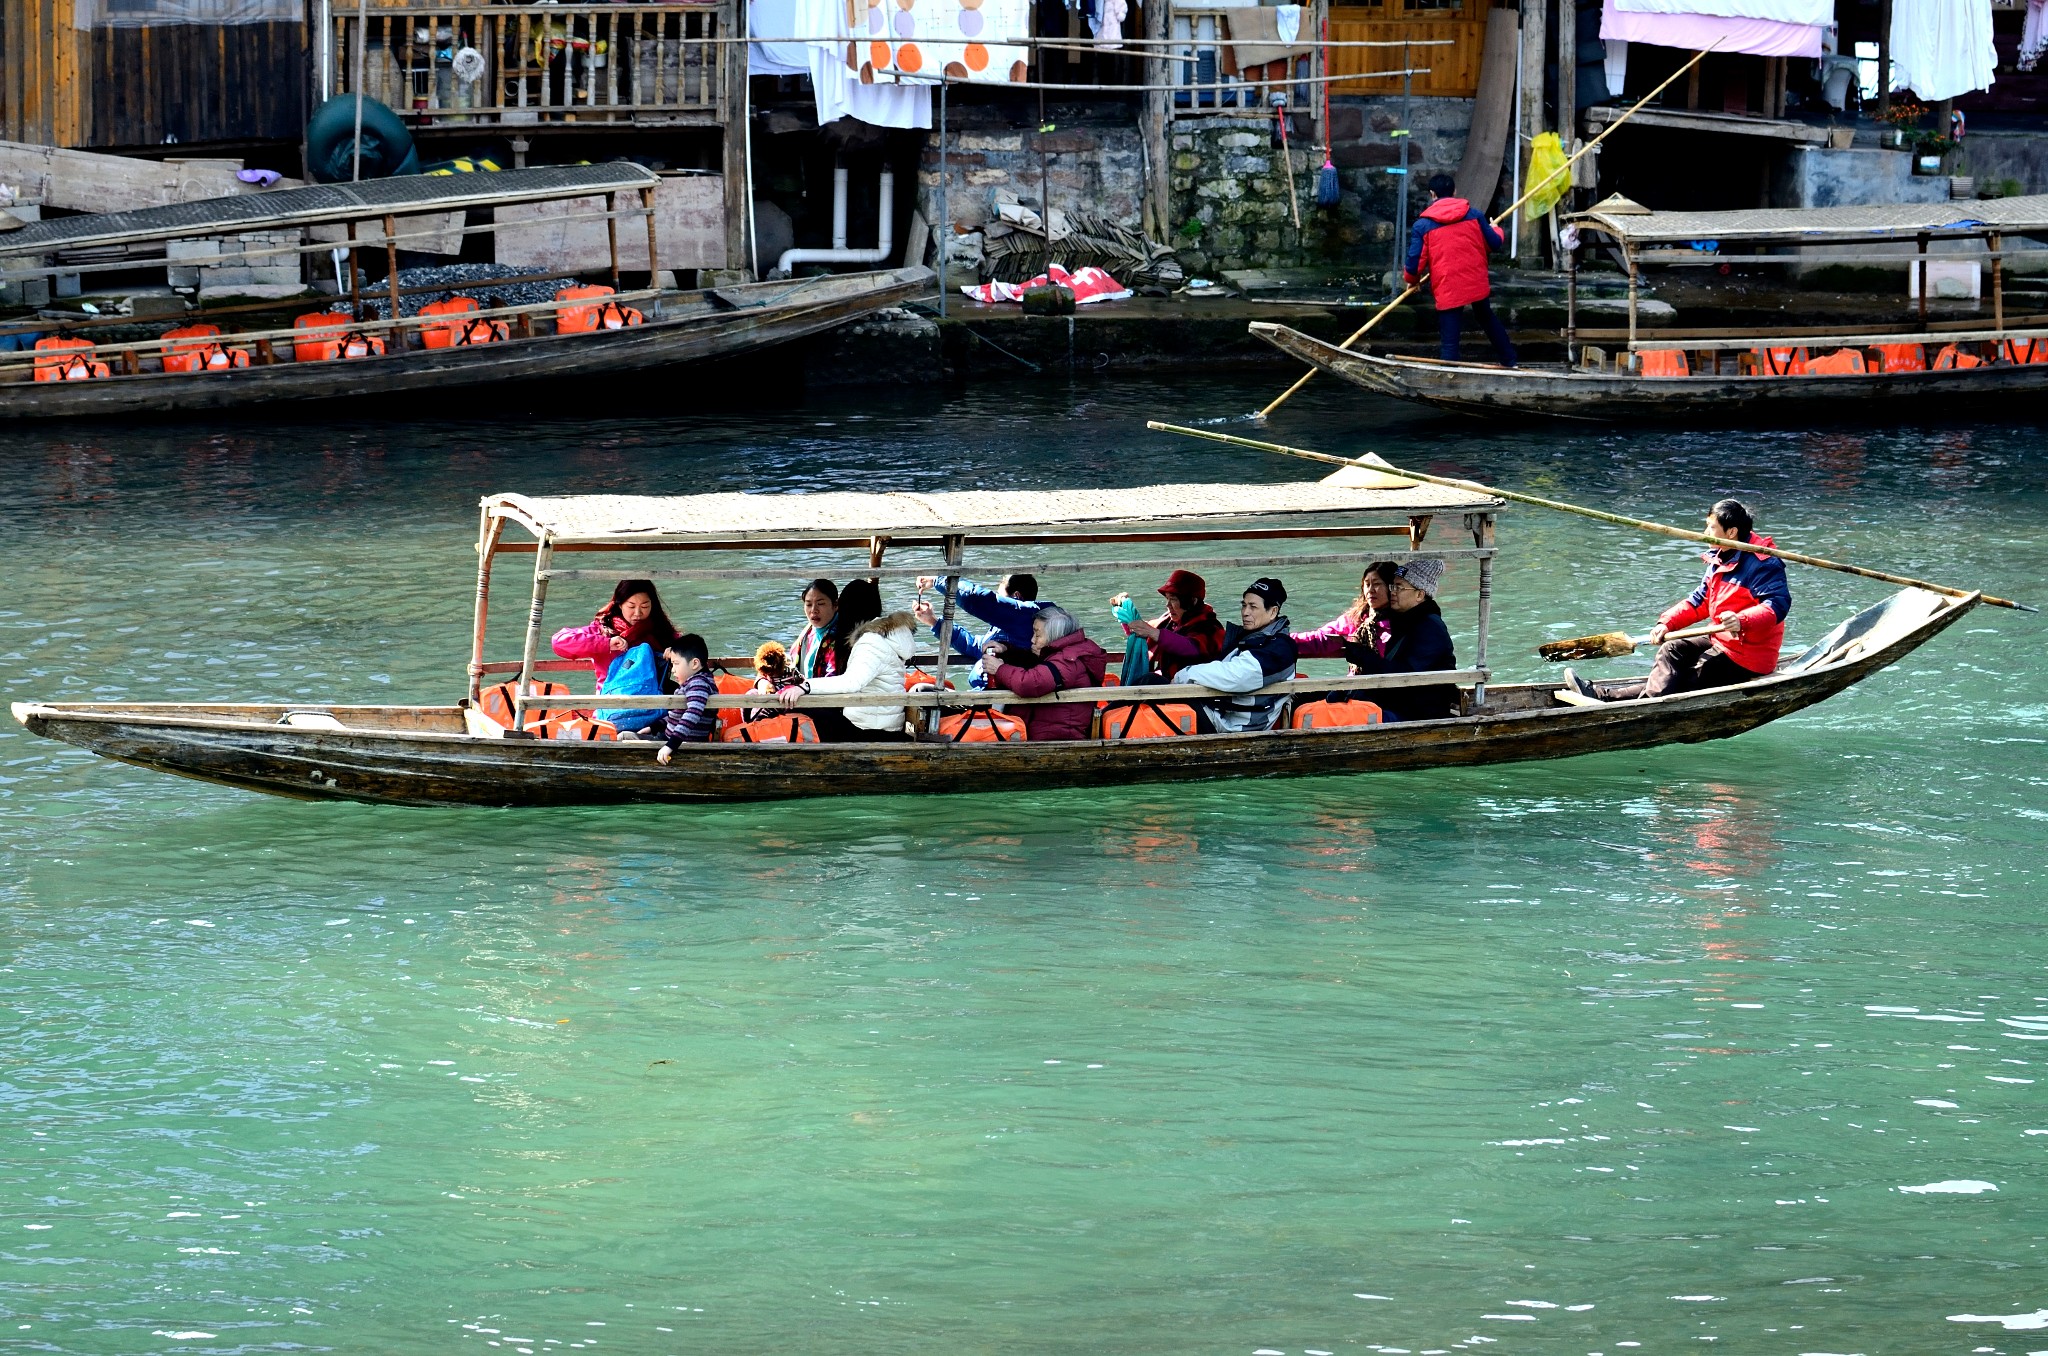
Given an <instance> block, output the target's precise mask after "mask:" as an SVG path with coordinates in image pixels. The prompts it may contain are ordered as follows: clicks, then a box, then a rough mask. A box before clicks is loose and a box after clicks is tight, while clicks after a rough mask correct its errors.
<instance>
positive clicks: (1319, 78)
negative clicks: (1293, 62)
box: [890, 66, 1430, 94]
mask: <svg viewBox="0 0 2048 1356" xmlns="http://www.w3.org/2000/svg"><path fill="white" fill-rule="evenodd" d="M1429 72H1430V68H1429V67H1427V66H1410V67H1408V68H1406V69H1405V70H1398V71H1362V72H1360V73H1358V74H1356V75H1313V76H1311V75H1304V76H1285V75H1283V76H1279V77H1277V78H1275V79H1272V80H1233V81H1230V82H1229V83H1227V84H1215V85H1045V84H1039V83H1037V82H1035V81H1034V82H1030V83H1027V82H1025V81H1022V80H1003V81H972V80H962V79H959V78H958V77H956V76H950V75H905V74H903V73H902V72H900V71H899V72H895V73H893V74H892V75H891V76H890V79H892V80H894V81H896V82H897V83H898V84H903V85H930V86H934V87H936V86H939V85H961V86H966V85H974V84H979V85H984V86H986V87H987V88H989V89H1051V90H1077V91H1088V92H1092V93H1103V92H1108V93H1114V94H1141V93H1144V92H1145V91H1147V90H1163V91H1170V92H1174V93H1187V94H1200V93H1203V92H1205V91H1207V92H1214V93H1219V94H1221V93H1236V92H1238V91H1240V90H1243V89H1245V88H1247V87H1248V86H1252V85H1337V84H1342V83H1343V82H1344V81H1347V80H1387V79H1391V78H1393V77H1394V76H1398V75H1428V74H1429Z"/></svg>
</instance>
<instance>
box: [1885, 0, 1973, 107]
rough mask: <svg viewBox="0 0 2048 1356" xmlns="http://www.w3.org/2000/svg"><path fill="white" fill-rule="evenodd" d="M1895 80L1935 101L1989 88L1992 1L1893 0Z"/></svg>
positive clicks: (1893, 66)
mask: <svg viewBox="0 0 2048 1356" xmlns="http://www.w3.org/2000/svg"><path fill="white" fill-rule="evenodd" d="M1891 54H1892V82H1893V84H1894V85H1895V86H1896V87H1898V88H1901V89H1910V90H1912V91H1913V93H1914V94H1916V95H1918V96H1919V97H1920V98H1922V99H1925V100H1927V101H1929V102H1930V103H1932V102H1937V101H1939V100H1942V99H1953V98H1955V97H1956V96H1958V95H1962V94H1968V93H1970V92H1971V91H1973V90H1980V89H1989V88H1991V80H1992V77H1993V76H1994V75H1996V74H1997V72H1998V49H1997V47H1996V46H1994V45H1993V43H1992V39H1991V0H1892V42H1891Z"/></svg>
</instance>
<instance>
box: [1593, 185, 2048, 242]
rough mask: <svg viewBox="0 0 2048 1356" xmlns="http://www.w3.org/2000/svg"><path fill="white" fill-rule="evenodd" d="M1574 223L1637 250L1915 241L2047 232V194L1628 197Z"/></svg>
mask: <svg viewBox="0 0 2048 1356" xmlns="http://www.w3.org/2000/svg"><path fill="white" fill-rule="evenodd" d="M1571 220H1572V221H1573V222H1574V223H1576V224H1577V225H1580V226H1585V227H1592V228H1594V229H1596V230H1600V231H1604V232H1606V233H1607V234H1609V235H1611V236H1614V237H1615V238H1616V239H1618V240H1623V241H1626V242H1628V243H1629V244H1631V245H1658V244H1678V243H1683V242H1689V241H1694V240H1719V241H1721V242H1723V243H1726V242H1727V241H1730V240H1751V241H1762V240H1774V241H1786V242H1793V243H1803V244H1825V243H1828V242H1829V241H1830V240H1841V241H1843V242H1847V241H1851V240H1869V239H1873V238H1877V239H1883V238H1888V237H1893V236H1897V237H1902V238H1905V239H1909V240H1910V239H1911V238H1912V237H1914V236H1916V235H1919V234H1920V233H1921V232H1923V231H1924V232H1927V233H1930V234H1934V235H1941V234H1951V235H1953V234H1966V235H1988V234H1990V233H1991V232H1994V231H1996V232H2000V233H2003V234H2007V235H2026V234H2031V233H2042V234H2048V194H2034V195H2032V196H2029V197H2023V198H1987V199H1985V200H1983V201H1981V202H1913V203H1878V204H1874V205H1871V206H1867V207H1768V208H1755V209H1751V210H1745V211H1739V212H1646V211H1644V210H1643V209H1642V208H1641V207H1640V206H1638V205H1637V204H1635V203H1632V202H1629V201H1628V200H1627V199H1609V200H1608V201H1607V202H1602V203H1596V204H1595V205H1594V206H1593V208H1592V209H1591V210H1590V211H1586V212H1580V213H1578V214H1576V215H1575V216H1573V217H1572V218H1571Z"/></svg>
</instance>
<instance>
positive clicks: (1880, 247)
mask: <svg viewBox="0 0 2048 1356" xmlns="http://www.w3.org/2000/svg"><path fill="white" fill-rule="evenodd" d="M1571 227H1572V230H1573V232H1575V239H1577V240H1578V241H1580V242H1582V243H1579V244H1575V245H1574V246H1573V247H1572V248H1571V249H1570V250H1569V251H1567V254H1566V260H1565V263H1566V267H1567V269H1568V279H1569V290H1568V292H1567V299H1566V318H1565V328H1564V332H1563V334H1562V336H1561V337H1562V339H1563V342H1564V346H1565V361H1564V362H1562V363H1551V364H1542V363H1537V364H1528V365H1524V366H1522V367H1519V368H1512V369H1510V368H1504V367H1500V366H1498V365H1496V364H1493V363H1491V362H1484V363H1482V362H1464V361H1459V362H1447V361H1444V360H1442V359H1439V358H1431V357H1418V356H1404V355H1399V354H1392V353H1373V352H1368V351H1354V350H1349V349H1345V348H1341V347H1339V346H1337V345H1334V344H1328V343H1324V342H1323V341H1321V340H1319V339H1315V338H1313V337H1311V336H1309V335H1306V334H1302V333H1300V332H1299V331H1296V330H1292V329H1289V328H1287V327H1286V326H1283V325H1276V324H1271V323H1268V322H1263V321H1262V322H1255V323H1253V325H1252V326H1251V332H1252V333H1253V334H1254V335H1256V336H1258V337H1259V338H1261V339H1264V340H1265V341H1266V342H1267V343H1270V344H1272V345H1273V346H1274V347H1276V348H1279V349H1280V350H1282V351H1283V352H1286V353H1288V354H1291V355H1293V356H1294V357H1297V358H1300V359H1301V360H1303V361H1304V362H1307V363H1309V364H1311V365H1313V366H1314V367H1316V368H1319V369H1321V370H1323V371H1326V372H1329V373H1331V374H1332V375H1335V376H1338V377H1341V378H1343V379H1344V380H1345V381H1348V382H1350V383H1351V384H1352V385H1354V386H1359V387H1362V388H1364V389H1366V390H1368V391H1372V392H1374V393H1376V394H1379V395H1384V396H1389V397H1392V398H1394V399H1397V400H1408V401H1414V402H1416V403H1418V404H1423V405H1429V406H1433V407H1435V408H1437V409H1442V410H1449V411H1454V412H1456V413H1460V414H1473V415H1482V416H1495V417H1502V416H1505V417H1525V416H1537V417H1545V418H1555V419H1574V420H1583V421H1589V422H1607V423H1628V424H1640V423H1658V422H1668V423H1680V422H1682V423H1688V424H1734V423H1763V422H1779V421H1789V420H1795V419H1796V420H1805V421H1812V420H1816V419H1832V420H1847V421H1854V420H1862V419H1871V418H1877V419H1885V420H1896V419H1898V418H1899V417H1901V414H1902V413H1904V412H1910V413H1912V414H1914V415H1919V414H1929V415H1933V414H1944V415H1953V414H1967V415H1970V416H1973V417H1991V418H2003V417H2006V416H2007V415H2009V414H2010V413H2012V412H2014V411H2015V410H2017V409H2019V408H2021V407H2024V406H2028V405H2032V404H2035V403H2037V402H2038V401H2039V399H2040V397H2041V396H2042V395H2043V394H2044V393H2048V315H2025V316H2009V315H2007V314H2006V309H2005V261H2006V260H2007V259H2009V258H2011V257H2013V256H2014V255H2016V254H2023V253H2024V254H2038V253H2041V252H2042V251H2041V250H2040V249H2038V248H2029V247H2026V246H2025V245H2023V244H2021V245H2019V247H2018V248H2015V245H2016V243H2017V242H2020V241H2024V240H2026V239H2029V238H2036V237H2039V236H2041V235H2044V234H2048V195H2037V196H2033V197H2017V198H2004V199H1995V200H1992V201H1987V202H1968V203H1960V202H1959V203H1946V202H1944V203H1903V204H1890V205H1879V206H1869V207H1831V208H1783V209H1762V210H1757V211H1744V212H1651V211H1648V210H1646V209H1644V208H1642V207H1639V206H1638V205H1636V204H1635V203H1632V202H1629V201H1627V200H1626V199H1622V198H1610V199H1608V200H1607V201H1606V202H1603V203H1600V204H1599V205H1597V206H1595V207H1594V208H1592V209H1591V210H1590V211H1587V212H1583V213H1580V214H1579V215H1577V216H1575V217H1573V218H1572V219H1571ZM1603 238H1604V241H1605V245H1606V248H1607V249H1609V250H1610V251H1611V252H1612V253H1613V254H1614V256H1615V257H1616V258H1617V259H1618V260H1619V261H1620V262H1621V264H1622V266H1623V268H1624V270H1625V272H1626V274H1627V279H1628V314H1627V325H1626V327H1625V328H1613V329H1586V328H1582V327H1581V325H1580V321H1579V310H1578V288H1577V281H1578V256H1579V254H1580V252H1581V251H1582V250H1584V249H1586V248H1588V247H1590V246H1592V245H1594V244H1596V243H1599V242H1601V241H1602V240H1603ZM1739 250H1748V251H1752V252H1748V253H1740V252H1736V251H1739ZM1842 250H1852V251H1853V250H1861V251H1864V252H1861V253H1848V254H1843V253H1841V252H1840V251H1842ZM1937 251H1938V252H1937ZM1957 262H1961V263H1964V264H1970V265H1975V266H1976V267H1978V268H1979V269H1982V268H1985V267H1987V266H1988V270H1989V286H1988V288H1987V289H1986V290H1987V291H1988V293H1989V297H1988V302H1989V311H1990V314H1989V315H1988V316H1986V315H1978V316H1975V317H1973V318H1969V319H1950V320H1940V321H1936V320H1931V319H1930V317H1929V311H1928V302H1927V298H1928V296H1929V294H1930V293H1931V292H1932V291H1933V290H1934V288H1933V287H1932V285H1931V284H1930V277H1931V274H1930V270H1931V269H1933V268H1935V267H1936V266H1937V265H1945V264H1953V263H1957ZM1839 263H1848V264H1857V265H1870V264H1888V265H1891V266H1892V267H1894V268H1895V269H1896V270H1897V273H1898V276H1899V278H1900V279H1901V281H1902V282H1903V281H1907V280H1909V279H1911V280H1914V281H1916V282H1917V287H1916V289H1915V295H1916V297H1917V313H1916V315H1915V316H1914V318H1913V319H1911V320H1910V321H1906V322H1902V323H1898V324H1880V323H1869V324H1860V325H1856V326H1847V327H1845V326H1832V327H1830V326H1790V327H1775V328H1759V327H1748V328H1740V327H1738V328H1721V329H1678V328H1665V327H1659V328H1655V329H1651V328H1645V327H1643V326H1642V325H1641V324H1640V323H1639V305H1638V303H1639V298H1640V293H1641V281H1642V276H1643V272H1644V270H1645V269H1646V268H1648V267H1650V266H1652V265H1657V266H1670V267H1701V266H1714V265H1727V264H1743V265H1781V266H1802V265H1806V264H1839Z"/></svg>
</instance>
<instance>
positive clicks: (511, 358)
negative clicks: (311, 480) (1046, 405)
mask: <svg viewBox="0 0 2048 1356" xmlns="http://www.w3.org/2000/svg"><path fill="white" fill-rule="evenodd" d="M659 183H660V179H659V177H658V176H656V175H655V174H654V173H653V172H651V171H649V170H646V169H643V168H641V167H640V166H638V165H631V164H624V163H614V164H606V165H565V166H554V167H548V168H543V169H525V170H504V171H500V172H497V173H479V174H463V175H448V176H436V175H411V176H407V177H404V178H394V179H376V180H370V181H367V182H364V183H336V184H316V185H310V186H307V187H302V188H285V189H275V190H271V191H269V192H263V193H248V194H241V195H237V196H234V197H227V198H214V199H209V200H205V201H201V202H188V203H178V204H175V205H173V206H169V207H153V208H144V209H140V210H137V211H131V212H106V213H100V214H98V215H93V216H77V217H64V218H61V219H57V218H53V219H50V220H45V221H38V222H33V223H30V224H28V225H25V226H21V227H20V228H19V229H17V230H13V231H10V232H8V233H6V234H4V235H0V280H8V281H23V280H28V279H46V280H47V279H53V278H57V277H61V276H72V275H86V276H87V277H88V278H89V277H90V275H92V274H95V273H99V272H107V271H115V272H119V273H120V274H121V275H122V277H123V278H124V279H131V278H132V277H133V275H135V274H136V273H137V272H147V271H149V270H151V269H157V270H161V271H162V273H163V275H164V279H165V282H166V284H167V285H169V284H172V283H175V282H177V281H178V280H179V278H180V276H181V275H182V274H184V273H186V272H197V271H198V270H197V269H196V268H195V267H194V266H193V263H192V261H194V260H204V261H205V265H206V267H208V268H221V269H223V270H224V271H225V270H227V269H229V267H230V266H233V267H234V268H235V269H237V270H239V271H241V272H246V271H247V269H246V267H244V266H256V267H268V268H279V269H282V270H283V272H284V273H285V274H286V275H288V276H289V277H291V278H294V279H297V278H301V277H313V278H317V279H318V280H319V281H320V282H321V283H322V284H324V285H327V286H329V287H331V288H333V289H335V295H334V296H333V298H332V300H331V301H323V302H320V304H318V305H317V306H309V302H308V301H306V300H298V301H262V302H253V303H247V304H243V303H240V302H237V303H236V304H231V305H225V306H214V307H211V308H206V309H203V310H202V311H200V312H199V314H197V315H196V316H193V317H192V318H191V319H189V320H187V321H186V322H185V323H181V324H174V325H171V326H169V327H167V328H163V329H155V328H154V327H151V326H138V323H137V321H136V320H135V318H134V317H132V316H123V315H111V314H110V315H92V314H86V313H84V312H81V313H80V314H78V315H77V316H76V317H75V318H71V317H66V318H61V319H57V318H52V317H51V316H49V315H47V314H45V315H41V316H37V317H35V318H33V319H27V320H20V321H10V322H0V419H37V418H67V417H83V416H120V415H137V414H146V415H151V416H155V415H162V414H166V413H173V412H177V411H206V410H226V409H237V408H244V407H256V406H262V405H265V404H267V403H270V402H279V401H285V402H291V403H293V404H303V403H305V402H309V401H321V400H340V399H358V398H360V397H362V396H366V395H368V396H379V395H388V396H394V397H397V396H404V395H407V394H421V395H430V396H439V395H442V394H445V393H446V392H448V391H451V390H456V389H461V388H470V387H487V386H494V385H497V386H503V385H511V384H514V383H519V384H525V383H531V382H534V381H537V380H548V379H557V378H589V377H597V376H611V375H615V374H621V373H632V372H642V371H646V370H649V369H653V368H661V367H669V366H673V365H677V364H682V363H691V362H700V361H705V360H709V359H714V358H723V357H729V356H731V355H733V354H737V353H743V352H747V351H750V350H753V349H758V348H762V347H765V346H767V345H770V344H777V343H782V342H785V341H787V340H791V339H797V338H801V337H803V336H805V335H808V334H815V333H817V332H819V331H821V330H825V329H829V328H831V327H833V326H835V325H838V324H841V323H844V322H845V321H848V320H853V319H857V318H859V317H861V316H863V315H866V314H868V313H870V312H873V311H875V310H878V309H881V308H882V307H886V306H893V305H896V304H898V303H899V302H902V301H906V300H908V299H910V298H911V297H913V296H916V295H918V294H919V293H920V292H922V291H924V290H926V289H927V288H928V287H929V286H930V283H931V273H930V271H929V270H927V269H924V268H918V267H910V268H899V269H885V270H879V271H875V272H867V273H847V274H836V275H828V276H823V277H816V278H800V279H790V280H784V281H772V282H762V283H744V284H738V285H735V286H730V287H715V288H697V289H677V288H674V287H662V286H659V281H660V279H661V278H662V277H664V276H665V275H664V274H663V273H662V271H661V256H660V254H659V239H658V231H657V221H656V212H655V199H654V192H655V189H656V187H657V186H658V185H659ZM536 204H539V205H546V206H547V207H548V212H549V215H548V216H547V220H548V221H550V222H551V223H553V222H571V223H581V222H590V221H598V222H602V223H603V224H604V227H605V234H606V236H607V238H608V240H609V248H610V260H609V262H610V267H609V270H608V274H607V275H606V277H605V280H604V281H595V280H588V279H584V280H576V279H571V280H570V281H568V282H567V284H566V285H563V286H559V287H557V288H556V289H555V290H554V293H553V295H552V297H551V298H550V299H548V300H545V301H540V302H534V303H526V304H518V305H512V304H503V303H500V302H499V301H497V300H496V299H495V298H493V297H492V296H491V295H490V294H489V292H488V289H489V288H491V287H493V286H498V287H504V286H508V285H511V284H528V283H537V282H545V281H547V280H549V279H557V280H560V279H561V278H562V277H563V275H562V274H561V273H560V272H559V271H557V272H552V273H541V274H534V275H532V276H522V275H515V276H512V277H500V278H493V279H489V280H486V281H484V282H482V283H480V284H478V291H479V292H480V293H481V295H477V294H472V293H470V292H465V291H462V290H460V289H453V290H451V289H449V288H447V287H446V286H445V285H433V286H428V285H413V286H408V285H405V283H404V280H403V277H402V274H401V270H400V268H399V262H400V260H399V253H400V251H401V250H410V249H411V248H413V246H415V245H418V246H420V247H421V248H427V247H428V244H429V242H433V243H434V244H435V245H436V247H438V248H446V247H447V242H448V240H449V239H451V238H453V239H456V240H457V241H458V243H459V241H460V240H461V238H463V237H466V236H468V235H471V234H480V233H493V232H495V231H497V230H498V229H499V228H498V226H497V225H495V224H480V225H464V224H462V223H463V222H464V221H465V220H469V221H476V220H479V219H480V218H483V217H488V216H489V215H490V213H492V212H495V211H498V210H499V209H515V208H522V207H529V206H533V205H536ZM508 216H509V213H508ZM451 222H452V223H455V224H453V225H451V224H450V223H451ZM622 225H623V226H626V227H627V228H628V234H627V238H628V240H629V241H633V242H635V243H636V244H637V242H639V241H640V240H642V239H644V245H640V246H639V248H638V253H637V255H636V257H634V258H632V259H631V260H630V263H631V264H632V265H633V266H634V271H635V274H636V276H637V277H643V278H645V279H646V280H647V284H648V285H646V286H644V287H636V288H629V287H627V286H626V285H625V279H624V278H622V276H621V272H620V263H621V255H620V234H621V232H620V227H621V226H622ZM507 229H510V228H507ZM523 229H526V230H528V231H529V232H530V231H531V230H532V228H531V227H525V228H523ZM344 232H345V233H346V235H345V239H344V234H343V233H344ZM495 238H496V237H495V236H493V240H494V241H495ZM337 242H340V243H339V244H337ZM494 247H495V246H494ZM302 261H303V262H302ZM369 264H375V265H377V266H380V267H381V268H382V269H383V272H384V277H383V280H382V281H381V283H366V281H365V277H366V265H369ZM642 264H644V265H646V267H645V268H644V269H643V268H640V267H639V266H640V265H642ZM85 286H86V289H87V290H88V291H90V290H91V285H90V282H87V283H86V284H85ZM310 286H311V285H310V284H309V288H310ZM422 294H431V295H432V297H433V299H431V300H425V298H423V296H422ZM423 300H424V301H425V304H420V303H421V302H422V301H423ZM414 308H416V313H414V314H408V313H407V312H408V310H412V309H414ZM138 329H141V330H142V331H143V334H142V335H141V336H140V337H138V335H137V330H138Z"/></svg>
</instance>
